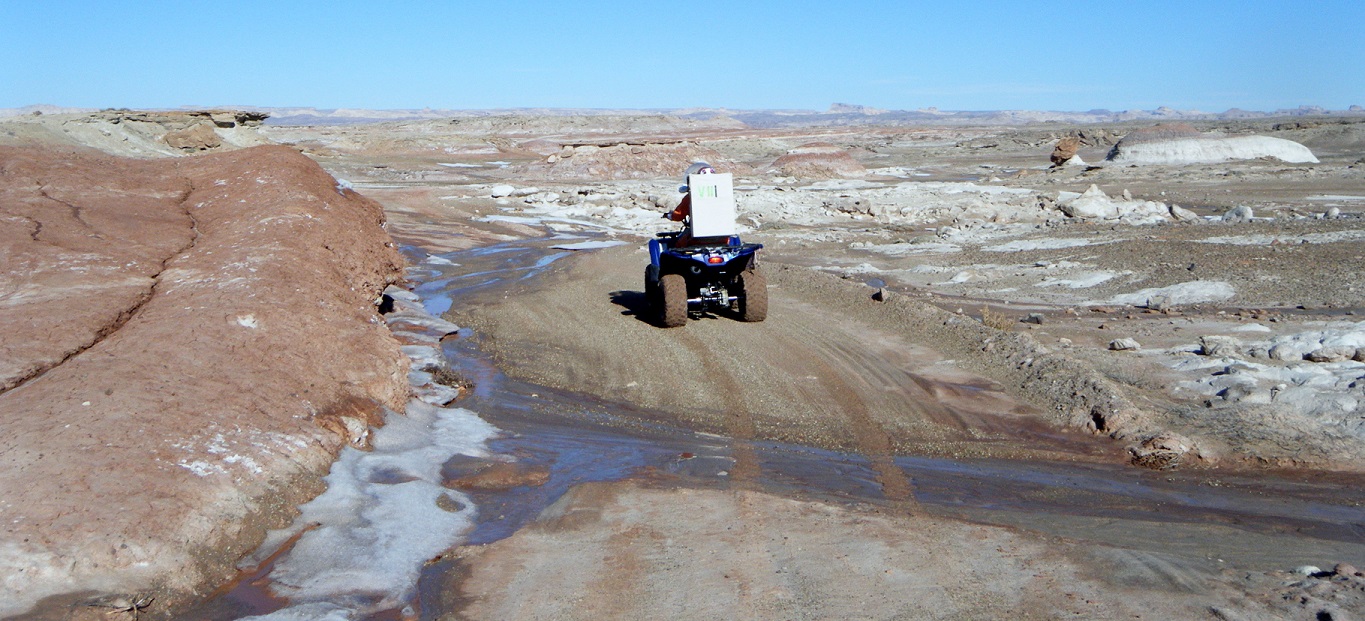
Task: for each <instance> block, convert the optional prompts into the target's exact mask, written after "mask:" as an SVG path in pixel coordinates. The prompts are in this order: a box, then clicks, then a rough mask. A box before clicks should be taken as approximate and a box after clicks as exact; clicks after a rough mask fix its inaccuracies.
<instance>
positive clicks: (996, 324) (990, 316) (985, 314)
mask: <svg viewBox="0 0 1365 621" xmlns="http://www.w3.org/2000/svg"><path fill="white" fill-rule="evenodd" d="M981 323H982V324H985V325H986V327H988V328H995V329H996V330H1009V329H1010V328H1013V327H1014V320H1012V319H1010V317H1009V315H1006V314H1004V313H997V312H995V311H993V310H991V307H989V306H982V307H981Z"/></svg>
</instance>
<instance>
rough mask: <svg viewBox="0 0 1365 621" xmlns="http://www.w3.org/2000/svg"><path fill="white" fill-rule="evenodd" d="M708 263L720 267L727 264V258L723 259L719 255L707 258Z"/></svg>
mask: <svg viewBox="0 0 1365 621" xmlns="http://www.w3.org/2000/svg"><path fill="white" fill-rule="evenodd" d="M706 262H707V263H710V264H711V265H719V264H721V263H724V262H725V257H722V256H720V255H718V254H713V255H711V256H709V257H706Z"/></svg>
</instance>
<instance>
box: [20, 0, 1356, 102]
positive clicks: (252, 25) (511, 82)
mask: <svg viewBox="0 0 1365 621" xmlns="http://www.w3.org/2000/svg"><path fill="white" fill-rule="evenodd" d="M834 102H843V103H851V104H862V105H867V106H873V107H878V108H890V109H898V110H910V109H916V108H926V107H931V106H933V107H938V108H940V109H944V110H991V109H1047V110H1089V109H1094V108H1108V109H1113V110H1127V109H1152V108H1155V107H1157V106H1163V105H1165V106H1171V107H1173V108H1178V109H1200V110H1204V111H1212V112H1221V111H1223V110H1226V109H1228V108H1233V107H1238V108H1245V109H1251V110H1271V109H1276V108H1289V107H1297V106H1299V105H1302V104H1308V105H1320V106H1324V107H1327V108H1331V109H1342V108H1346V107H1347V106H1350V105H1352V104H1359V105H1365V0H1297V1H1280V0H1238V1H1231V0H1227V1H1224V0H1211V1H1202V2H1201V1H1199V0H1187V1H1183V2H1182V1H1169V2H1167V1H1140V0H1133V1H1118V0H1115V1H1108V0H1090V1H1088V2H1073V1H1068V0H1052V1H1050V2H1049V1H1046V0H1027V1H1019V2H991V1H954V0H940V1H939V2H932V3H930V2H913V1H899V2H897V1H891V0H886V1H881V0H876V1H873V0H867V1H859V0H844V1H841V2H821V3H817V2H809V1H803V0H786V1H769V0H758V1H750V2H734V3H726V2H670V3H655V2H649V1H648V0H634V1H615V0H610V1H582V2H571V1H559V2H548V1H540V0H525V1H517V0H506V1H501V2H496V1H484V0H468V1H466V0H459V1H456V0H447V1H429V2H417V1H406V0H371V1H359V0H330V1H316V2H315V1H291V0H275V1H273V2H263V1H259V0H237V1H232V2H197V1H189V0H186V1H183V2H169V1H159V0H152V1H138V2H127V1H116V0H102V1H94V0H87V1H80V0H0V107H19V106H23V105H27V104H35V103H48V104H56V105H61V106H78V107H95V108H104V107H132V108H138V107H178V106H182V105H197V106H219V105H256V106H315V107H319V108H342V107H344V108H425V107H430V108H451V109H461V108H463V109H473V108H505V107H583V108H680V107H694V106H698V107H728V108H738V109H752V108H800V109H816V110H823V109H825V108H827V107H828V106H829V105H830V104H831V103H834Z"/></svg>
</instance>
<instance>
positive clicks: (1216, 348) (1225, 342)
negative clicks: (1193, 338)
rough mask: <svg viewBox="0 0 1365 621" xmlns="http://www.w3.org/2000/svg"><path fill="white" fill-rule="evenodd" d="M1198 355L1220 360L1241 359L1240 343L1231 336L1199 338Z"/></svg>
mask: <svg viewBox="0 0 1365 621" xmlns="http://www.w3.org/2000/svg"><path fill="white" fill-rule="evenodd" d="M1199 353H1200V354H1201V355H1204V356H1215V357H1220V358H1241V357H1242V342H1241V341H1239V340H1237V339H1236V338H1234V337H1231V336H1201V337H1199Z"/></svg>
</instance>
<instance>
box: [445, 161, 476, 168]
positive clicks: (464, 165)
mask: <svg viewBox="0 0 1365 621" xmlns="http://www.w3.org/2000/svg"><path fill="white" fill-rule="evenodd" d="M436 165H437V166H445V167H446V168H483V164H463V163H456V164H447V163H445V162H437V163H436Z"/></svg>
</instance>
